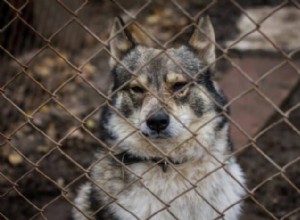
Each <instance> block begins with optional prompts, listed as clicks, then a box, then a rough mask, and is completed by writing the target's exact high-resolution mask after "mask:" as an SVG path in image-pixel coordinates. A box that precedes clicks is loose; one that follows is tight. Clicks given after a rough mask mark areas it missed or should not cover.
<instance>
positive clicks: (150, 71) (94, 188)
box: [73, 16, 245, 220]
mask: <svg viewBox="0 0 300 220" xmlns="http://www.w3.org/2000/svg"><path fill="white" fill-rule="evenodd" d="M110 39H111V41H110V42H109V47H110V52H111V59H110V66H111V74H112V78H113V80H112V81H113V82H112V86H111V89H110V97H111V99H110V101H109V104H108V105H107V106H106V107H105V108H104V110H103V112H102V113H101V119H100V133H101V134H100V139H101V140H102V141H103V142H104V145H105V146H104V147H103V149H100V150H99V152H97V156H96V158H97V160H96V162H95V164H94V165H93V167H92V168H91V173H90V176H91V179H92V181H90V182H89V183H86V184H85V185H83V186H82V187H81V188H80V190H79V192H78V195H77V197H76V198H75V205H76V208H74V209H73V217H74V219H76V220H80V219H97V220H99V219H107V220H131V219H154V220H169V219H181V220H209V219H226V220H236V219H238V218H239V215H240V212H241V203H242V198H243V196H244V195H245V190H244V182H245V181H244V175H243V172H242V170H241V168H240V166H239V165H238V164H237V162H236V160H235V158H234V156H233V155H231V153H232V144H231V140H230V136H229V120H228V117H227V116H228V114H229V112H228V109H227V108H225V107H226V103H227V101H226V98H225V97H224V95H223V93H222V91H221V89H220V88H219V87H218V85H217V83H216V82H215V81H214V80H213V74H214V71H215V67H214V66H215V65H214V63H215V61H216V55H215V43H214V41H215V33H214V29H213V25H212V23H211V21H210V19H209V17H208V16H205V17H202V18H201V19H199V21H198V22H197V23H195V24H194V30H193V31H192V32H191V34H190V37H189V38H188V39H187V40H186V41H185V42H183V43H182V45H180V46H178V47H175V48H168V49H155V48H149V47H145V46H143V45H141V44H140V43H137V41H136V39H134V37H133V34H132V33H131V32H130V31H129V29H128V28H127V27H126V25H125V23H124V21H123V20H122V19H121V18H116V20H115V21H114V24H113V27H112V31H111V37H110Z"/></svg>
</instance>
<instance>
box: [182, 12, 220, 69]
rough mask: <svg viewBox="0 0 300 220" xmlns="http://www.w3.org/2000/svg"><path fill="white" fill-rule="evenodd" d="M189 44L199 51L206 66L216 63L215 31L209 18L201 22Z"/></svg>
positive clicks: (202, 19) (203, 18)
mask: <svg viewBox="0 0 300 220" xmlns="http://www.w3.org/2000/svg"><path fill="white" fill-rule="evenodd" d="M188 43H189V45H190V46H192V47H193V48H194V49H195V50H196V51H197V54H198V55H199V58H200V59H201V60H202V61H203V62H204V63H205V64H206V65H209V64H212V63H213V62H214V61H215V59H216V54H215V44H214V43H215V31H214V28H213V25H212V23H211V21H210V18H209V17H208V16H205V17H202V18H201V19H200V20H199V22H198V25H197V26H196V27H195V29H194V32H193V33H192V36H191V38H190V39H189V42H188ZM212 66H214V65H213V64H212Z"/></svg>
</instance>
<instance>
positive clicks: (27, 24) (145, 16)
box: [0, 0, 300, 219]
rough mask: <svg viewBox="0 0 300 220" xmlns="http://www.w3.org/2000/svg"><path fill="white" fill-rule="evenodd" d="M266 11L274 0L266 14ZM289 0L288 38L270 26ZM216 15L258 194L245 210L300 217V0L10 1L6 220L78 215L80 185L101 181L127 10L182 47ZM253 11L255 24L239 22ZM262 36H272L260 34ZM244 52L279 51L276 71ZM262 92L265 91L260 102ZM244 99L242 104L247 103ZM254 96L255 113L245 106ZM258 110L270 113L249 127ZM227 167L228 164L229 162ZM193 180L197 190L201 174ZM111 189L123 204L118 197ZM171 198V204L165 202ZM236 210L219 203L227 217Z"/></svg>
mask: <svg viewBox="0 0 300 220" xmlns="http://www.w3.org/2000/svg"><path fill="white" fill-rule="evenodd" d="M249 8H251V9H252V11H251V10H250V11H249ZM255 9H263V10H261V11H260V13H259V16H258V18H259V19H257V17H255V16H256V15H255V14H254V11H255ZM287 9H288V11H287V12H286V13H287V15H286V14H282V17H283V18H284V19H283V18H281V20H280V21H282V20H283V21H284V22H283V23H279V22H278V23H277V24H278V25H279V26H278V27H274V26H273V28H271V29H272V30H273V29H278V30H279V33H278V35H283V37H282V38H280V39H279V38H276V36H278V35H276V34H275V35H272V33H270V32H267V31H269V29H268V28H263V27H264V25H266V23H267V22H268V21H270V20H271V19H272V18H274V17H275V16H276V15H278V14H279V15H280V14H281V13H283V11H285V10H287ZM206 14H209V15H210V17H211V19H212V23H213V24H214V27H215V30H216V38H217V40H216V42H214V44H215V46H216V49H217V58H216V61H215V64H216V66H217V69H218V73H217V75H216V78H217V80H218V81H220V83H221V87H222V89H224V91H225V94H227V93H226V91H227V90H226V89H228V91H229V93H230V89H232V90H233V93H232V94H231V95H230V97H229V102H228V104H227V105H226V106H225V108H226V107H230V108H231V109H232V116H230V115H228V114H227V113H226V112H222V114H223V115H224V116H225V117H226V118H227V119H228V120H229V121H230V123H231V126H232V136H233V142H234V144H235V146H234V150H233V153H232V155H233V156H238V158H239V162H240V163H241V164H242V167H243V169H244V170H245V171H246V177H247V180H248V181H247V182H248V183H247V185H242V184H241V186H242V187H243V188H244V189H245V190H246V192H247V195H246V197H245V198H243V201H239V202H238V203H240V202H244V203H245V205H244V211H243V212H244V214H243V216H242V219H299V217H300V189H299V187H300V179H299V174H300V173H299V171H298V169H297V165H299V161H300V151H299V143H300V131H299V127H300V125H299V122H298V121H299V119H300V114H299V106H300V102H299V100H300V99H299V94H300V92H299V85H298V80H299V75H300V71H299V66H300V60H299V56H298V53H299V43H298V39H299V38H297V37H300V35H297V33H298V32H297V27H299V26H297V24H296V26H293V24H295V23H299V21H300V20H297V19H299V17H300V16H299V15H300V3H299V2H298V1H296V0H294V1H293V0H290V1H251V2H250V1H242V0H240V1H238V0H228V1H218V0H214V1H205V0H202V1H186V0H171V1H155V0H152V1H151V0H149V1H134V0H128V1H117V0H112V1H96V0H94V1H93V0H91V1H88V0H73V1H71V0H56V1H54V0H53V1H38V0H35V1H33V0H32V1H30V0H26V1H21V0H11V1H9V0H1V3H0V25H1V27H0V64H1V65H0V71H1V78H0V93H1V96H0V103H1V105H2V106H3V107H2V108H1V110H0V117H1V118H0V121H1V126H0V129H1V130H0V158H1V164H0V204H1V207H0V218H1V219H54V218H56V219H57V218H58V219H69V218H70V210H71V208H72V207H74V206H75V204H74V197H75V194H76V190H77V189H78V187H79V186H80V185H81V184H82V183H84V182H86V181H89V182H92V183H94V184H96V185H97V183H96V182H95V180H93V178H91V177H90V175H89V173H90V170H91V169H92V168H93V167H94V166H95V164H96V163H97V162H95V161H93V156H94V152H95V151H96V150H97V149H98V148H99V146H101V147H103V148H107V149H108V150H109V151H111V148H110V146H107V145H106V144H105V143H104V142H103V141H102V140H101V138H99V129H98V126H99V125H98V121H99V115H100V112H101V110H102V109H103V107H104V106H109V108H110V109H111V110H112V111H115V112H116V113H117V114H119V115H122V113H120V112H118V110H117V109H115V108H114V107H113V106H112V105H111V103H110V101H111V96H110V95H108V93H107V90H108V89H109V85H110V83H111V79H110V74H109V72H110V70H109V66H108V60H109V58H110V57H111V56H112V54H111V52H110V50H109V48H108V45H109V42H110V41H111V40H113V38H111V37H110V36H109V33H110V29H111V25H112V22H113V19H114V17H115V16H122V17H124V18H125V21H126V25H125V26H126V27H128V28H129V29H130V30H132V32H133V35H134V37H135V39H136V40H137V41H138V42H143V43H145V44H147V45H149V46H153V47H156V48H160V49H162V53H164V52H165V50H166V48H168V47H169V46H170V45H173V44H174V45H178V43H180V37H182V36H184V34H185V33H186V32H187V31H188V30H189V29H190V28H191V27H192V26H193V25H195V24H196V22H197V19H198V18H199V17H201V16H204V15H206ZM279 17H280V16H279ZM242 18H243V19H244V20H246V24H247V25H245V23H241V24H240V26H239V24H238V21H240V22H242V21H243V19H242ZM247 22H248V23H247ZM273 25H274V24H273ZM241 26H242V28H245V29H244V32H243V30H242V29H241V28H240V27H241ZM282 26H287V28H289V27H290V28H291V29H293V31H294V32H293V34H294V35H295V36H294V38H293V39H296V40H293V39H292V38H290V37H289V36H290V35H289V34H288V30H286V31H287V32H285V33H280V30H282V29H281V27H282ZM137 30H139V31H137ZM273 31H274V30H273ZM291 31H292V30H291ZM253 36H254V37H253ZM272 36H275V38H274V37H272ZM251 37H252V38H251ZM258 38H259V39H263V41H262V42H260V43H253V42H257V41H259V40H257V39H258ZM284 38H286V39H284ZM249 42H250V43H249ZM251 42H252V43H251ZM266 45H268V46H266ZM245 54H246V55H245ZM243 56H247V58H248V56H250V57H252V58H251V59H253V57H254V59H258V61H259V62H257V63H251V62H250V64H249V63H248V64H247V65H250V67H249V69H250V70H251V68H253V66H252V65H262V66H263V65H264V64H265V63H264V62H265V60H264V59H265V58H264V57H271V58H269V59H275V60H276V62H275V64H274V62H273V61H268V62H270V65H269V66H268V67H267V68H266V70H265V72H261V73H260V74H259V76H255V77H253V75H251V72H248V71H247V65H246V67H245V66H244V67H245V68H244V67H243V68H242V67H241V66H240V64H241V63H239V62H237V57H243ZM169 58H170V59H172V57H169ZM153 59H154V58H153ZM150 62H151V60H149V61H147V63H145V64H143V66H147V65H148V64H149V63H150ZM174 62H175V61H174ZM266 62H267V61H266ZM287 66H288V67H287ZM255 67H256V66H255ZM257 68H259V67H257ZM285 68H287V69H285ZM232 69H234V71H235V72H234V73H235V74H233V77H232V74H231V73H230V71H231V70H232ZM286 71H287V72H286ZM228 72H229V73H228ZM275 72H276V74H275ZM132 74H134V73H132ZM235 76H238V77H240V78H242V80H243V81H244V82H247V85H245V84H243V83H241V85H240V86H241V87H239V88H238V89H236V88H235V87H234V86H233V84H230V83H232V81H233V80H237V81H238V79H239V78H238V77H237V78H234V77H235ZM276 77H278V79H276ZM226 79H228V80H229V82H227V83H226ZM266 79H269V80H271V81H266ZM272 80H275V84H276V85H277V84H278V85H279V84H280V83H283V84H284V83H285V84H284V85H281V86H282V87H284V89H282V90H280V91H283V92H279V93H276V92H274V90H272V89H273V87H272V86H273V84H272V85H271V83H270V82H273V81H272ZM283 81H284V82H283ZM264 83H265V84H266V85H265V84H264ZM237 84H240V83H239V82H237ZM244 85H245V86H244ZM276 88H277V87H276ZM250 93H255V96H256V97H258V99H259V100H260V101H259V102H256V101H255V100H254V101H251V100H250V98H249V97H247V95H248V94H250ZM270 93H271V94H272V95H271V96H270V95H269V94H270ZM283 93H284V95H283ZM152 95H155V94H152ZM274 96H275V97H274ZM157 98H158V99H159V97H157ZM161 101H162V100H161ZM240 101H241V103H242V104H240V105H235V104H236V103H239V102H240ZM260 102H262V103H264V104H262V105H261V106H260ZM244 105H246V106H247V108H248V111H249V112H250V113H249V114H245V113H244V112H243V108H239V107H238V106H244ZM264 106H267V107H264ZM255 109H258V113H257V115H255ZM265 109H269V110H268V111H267V113H265V112H266V111H265ZM252 113H253V115H254V116H255V117H256V116H257V117H258V119H255V117H253V115H252ZM250 115H252V116H250ZM123 118H124V120H126V118H125V117H123ZM212 120H213V119H212ZM252 120H257V121H258V122H257V123H256V124H255V123H254V124H255V125H253V126H254V127H253V126H252V127H251V126H250V127H249V124H253V123H252V122H253V121H252ZM210 121H211V120H210ZM210 121H208V122H207V123H208V124H209V123H210ZM135 132H137V130H135V131H133V133H135ZM133 133H132V134H133ZM191 133H192V132H191ZM125 138H130V135H129V136H128V137H125ZM114 147H116V146H114ZM154 147H155V146H154ZM107 156H112V155H110V154H108V155H107ZM212 156H213V155H212ZM122 166H124V167H126V165H125V164H122ZM223 166H224V165H223V164H222V163H220V169H221V168H222V167H223ZM174 169H175V168H174ZM183 178H185V179H186V181H188V182H190V181H189V180H188V179H187V178H186V177H184V175H183ZM190 184H191V189H192V186H193V184H194V183H192V182H190ZM99 187H100V188H101V186H99ZM191 189H187V191H189V190H191ZM187 191H186V192H187ZM186 192H184V193H181V194H179V195H176V197H175V198H174V200H176V198H179V197H180V196H182V195H183V194H185V193H186ZM110 196H111V198H113V199H115V200H114V202H115V203H116V204H118V198H117V197H115V196H113V195H110ZM154 196H155V197H157V199H158V200H160V198H159V196H157V195H154ZM199 196H201V195H199ZM209 202H210V201H207V203H209ZM170 205H172V204H165V208H164V209H163V210H165V209H167V208H168V207H169V206H170ZM234 205H235V204H232V206H234ZM98 208H99V210H101V208H103V207H98ZM229 208H230V207H228V209H229ZM124 209H125V207H124ZM163 210H159V211H158V212H156V213H152V215H151V216H149V218H151V217H152V216H155V214H157V213H159V212H160V211H163ZM128 211H129V212H130V210H128ZM225 211H226V210H217V212H218V213H219V215H220V217H219V219H222V216H223V214H224V212H225ZM94 214H95V213H94ZM132 214H133V216H135V214H134V213H132ZM91 218H92V217H91ZM174 219H178V218H177V217H176V216H174Z"/></svg>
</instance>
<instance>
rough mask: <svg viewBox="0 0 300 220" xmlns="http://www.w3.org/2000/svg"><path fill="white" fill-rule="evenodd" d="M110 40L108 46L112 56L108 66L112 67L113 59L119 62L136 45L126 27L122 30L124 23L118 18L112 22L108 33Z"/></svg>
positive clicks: (114, 62)
mask: <svg viewBox="0 0 300 220" xmlns="http://www.w3.org/2000/svg"><path fill="white" fill-rule="evenodd" d="M110 39H111V41H110V42H109V46H110V52H111V54H112V56H111V57H110V61H109V64H110V66H111V67H113V66H114V65H115V64H116V60H115V58H114V57H116V58H117V59H119V60H121V59H122V58H123V56H124V55H125V53H126V52H127V51H128V50H129V49H131V48H132V47H134V46H135V44H136V43H135V41H134V40H133V37H132V35H131V33H130V32H129V31H128V29H127V28H126V27H125V28H124V21H123V20H122V18H120V17H117V18H115V20H114V24H113V26H112V29H111V32H110Z"/></svg>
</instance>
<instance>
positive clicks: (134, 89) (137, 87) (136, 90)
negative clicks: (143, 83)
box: [130, 86, 145, 94]
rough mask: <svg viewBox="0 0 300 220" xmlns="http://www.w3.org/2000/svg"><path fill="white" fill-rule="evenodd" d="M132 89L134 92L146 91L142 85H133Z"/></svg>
mask: <svg viewBox="0 0 300 220" xmlns="http://www.w3.org/2000/svg"><path fill="white" fill-rule="evenodd" d="M130 89H131V91H132V92H134V93H140V94H142V93H144V92H145V89H143V88H142V87H140V86H133V87H131V88H130Z"/></svg>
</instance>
